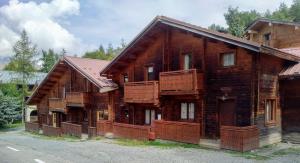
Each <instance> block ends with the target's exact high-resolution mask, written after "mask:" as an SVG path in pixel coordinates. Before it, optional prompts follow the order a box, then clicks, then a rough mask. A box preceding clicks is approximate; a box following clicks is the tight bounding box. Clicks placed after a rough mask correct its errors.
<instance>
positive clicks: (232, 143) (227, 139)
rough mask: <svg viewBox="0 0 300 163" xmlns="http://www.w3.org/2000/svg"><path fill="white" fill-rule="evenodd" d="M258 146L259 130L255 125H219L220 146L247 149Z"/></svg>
mask: <svg viewBox="0 0 300 163" xmlns="http://www.w3.org/2000/svg"><path fill="white" fill-rule="evenodd" d="M258 147H259V130H258V128H257V127H256V126H246V127H237V126H221V148H224V149H230V150H235V151H241V152H244V151H249V150H252V149H256V148H258Z"/></svg>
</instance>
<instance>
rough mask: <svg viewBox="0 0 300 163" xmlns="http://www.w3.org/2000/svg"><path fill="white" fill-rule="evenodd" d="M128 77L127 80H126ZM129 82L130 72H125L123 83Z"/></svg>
mask: <svg viewBox="0 0 300 163" xmlns="http://www.w3.org/2000/svg"><path fill="white" fill-rule="evenodd" d="M126 79H127V81H126ZM128 82H129V76H128V73H124V74H123V83H128Z"/></svg>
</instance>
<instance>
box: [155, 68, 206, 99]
mask: <svg viewBox="0 0 300 163" xmlns="http://www.w3.org/2000/svg"><path fill="white" fill-rule="evenodd" d="M159 84H160V94H161V95H178V94H198V93H199V90H202V89H203V73H198V72H197V70H196V69H190V70H181V71H169V72H161V73H160V74H159Z"/></svg>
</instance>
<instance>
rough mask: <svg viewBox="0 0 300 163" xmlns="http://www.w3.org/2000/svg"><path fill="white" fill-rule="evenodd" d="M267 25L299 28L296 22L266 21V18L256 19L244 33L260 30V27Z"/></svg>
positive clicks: (299, 24)
mask: <svg viewBox="0 0 300 163" xmlns="http://www.w3.org/2000/svg"><path fill="white" fill-rule="evenodd" d="M268 23H271V24H281V25H291V26H300V23H296V22H289V21H282V20H273V19H267V18H258V19H256V20H254V21H253V22H252V23H251V24H249V25H248V27H247V28H246V31H247V30H252V29H256V28H260V26H261V25H264V24H268Z"/></svg>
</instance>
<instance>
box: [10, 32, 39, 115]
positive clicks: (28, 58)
mask: <svg viewBox="0 0 300 163" xmlns="http://www.w3.org/2000/svg"><path fill="white" fill-rule="evenodd" d="M13 51H14V55H13V56H12V57H11V58H10V63H9V64H8V66H6V67H5V69H6V70H12V71H16V72H18V73H20V74H21V75H22V79H21V80H20V81H18V83H20V84H21V85H22V90H21V92H22V93H21V97H22V100H21V108H22V121H24V109H25V101H24V100H25V97H26V95H27V94H28V87H27V84H26V83H27V81H28V80H29V78H31V77H32V75H33V73H34V72H35V71H36V68H35V65H36V60H35V57H36V56H37V51H36V45H33V44H32V43H31V41H30V40H29V37H28V35H27V33H26V31H25V30H23V31H22V33H21V38H20V40H19V41H17V42H16V43H15V45H14V47H13Z"/></svg>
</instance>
